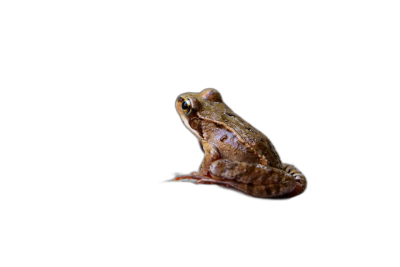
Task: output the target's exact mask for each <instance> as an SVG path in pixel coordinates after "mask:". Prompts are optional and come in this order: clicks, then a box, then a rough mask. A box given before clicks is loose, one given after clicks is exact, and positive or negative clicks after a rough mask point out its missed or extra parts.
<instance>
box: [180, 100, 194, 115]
mask: <svg viewBox="0 0 400 267" xmlns="http://www.w3.org/2000/svg"><path fill="white" fill-rule="evenodd" d="M182 110H183V112H184V113H185V114H186V115H189V114H190V113H191V112H192V102H190V99H189V98H186V99H185V101H183V102H182Z"/></svg>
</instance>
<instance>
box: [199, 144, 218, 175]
mask: <svg viewBox="0 0 400 267" xmlns="http://www.w3.org/2000/svg"><path fill="white" fill-rule="evenodd" d="M201 145H202V147H203V150H204V159H203V162H202V163H201V166H200V170H199V175H200V176H207V175H208V172H209V170H210V166H211V164H212V163H213V162H214V161H216V160H218V159H220V155H219V152H218V149H217V148H216V147H215V146H214V145H213V144H211V143H208V142H206V141H201Z"/></svg>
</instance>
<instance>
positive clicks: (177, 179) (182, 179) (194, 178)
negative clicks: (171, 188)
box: [172, 173, 201, 182]
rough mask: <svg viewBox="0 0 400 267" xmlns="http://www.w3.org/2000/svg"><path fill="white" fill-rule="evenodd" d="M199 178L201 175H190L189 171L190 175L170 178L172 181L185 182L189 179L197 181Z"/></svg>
mask: <svg viewBox="0 0 400 267" xmlns="http://www.w3.org/2000/svg"><path fill="white" fill-rule="evenodd" d="M200 179H201V176H198V175H192V173H191V174H190V175H181V176H178V177H175V178H173V179H172V181H173V182H187V181H190V180H196V181H198V180H200Z"/></svg>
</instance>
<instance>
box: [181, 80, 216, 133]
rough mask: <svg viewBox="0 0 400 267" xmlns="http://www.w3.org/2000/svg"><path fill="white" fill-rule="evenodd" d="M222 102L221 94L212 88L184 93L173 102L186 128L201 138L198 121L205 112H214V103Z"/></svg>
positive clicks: (205, 114) (205, 115)
mask: <svg viewBox="0 0 400 267" xmlns="http://www.w3.org/2000/svg"><path fill="white" fill-rule="evenodd" d="M215 103H222V97H221V94H220V93H219V92H218V91H217V90H215V89H212V88H208V89H204V90H203V91H201V92H200V93H184V94H181V95H179V96H178V98H177V99H176V102H175V106H176V110H177V111H178V114H179V116H180V117H181V119H182V121H183V123H184V124H185V126H186V128H188V129H189V130H190V131H191V132H192V133H194V135H196V136H197V137H198V138H199V139H203V133H202V132H201V127H199V126H200V121H201V119H203V118H204V117H207V114H210V113H215V112H216V111H215V108H214V106H215V105H214V104H215Z"/></svg>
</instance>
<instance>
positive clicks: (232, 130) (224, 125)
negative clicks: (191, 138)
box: [190, 114, 269, 165]
mask: <svg viewBox="0 0 400 267" xmlns="http://www.w3.org/2000/svg"><path fill="white" fill-rule="evenodd" d="M198 117H199V118H200V119H202V120H205V121H209V122H213V123H215V124H218V125H221V126H222V127H224V128H225V129H227V130H229V131H230V132H231V133H233V135H234V136H235V137H236V138H237V139H238V140H239V142H241V143H242V144H243V145H244V146H246V147H247V148H248V149H250V151H251V152H253V153H254V155H256V156H257V157H259V158H260V163H261V164H262V165H269V164H268V160H267V159H266V158H265V156H264V155H260V154H259V153H257V151H256V150H255V149H254V147H252V146H251V145H249V144H248V143H247V142H246V141H245V140H244V139H243V137H242V136H241V135H240V134H239V133H238V132H236V131H235V130H234V129H233V128H231V127H229V126H227V125H226V124H223V123H221V122H219V121H215V120H211V119H208V118H205V117H203V116H201V115H200V114H198ZM190 129H191V128H190ZM196 136H199V135H198V133H197V134H196Z"/></svg>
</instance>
